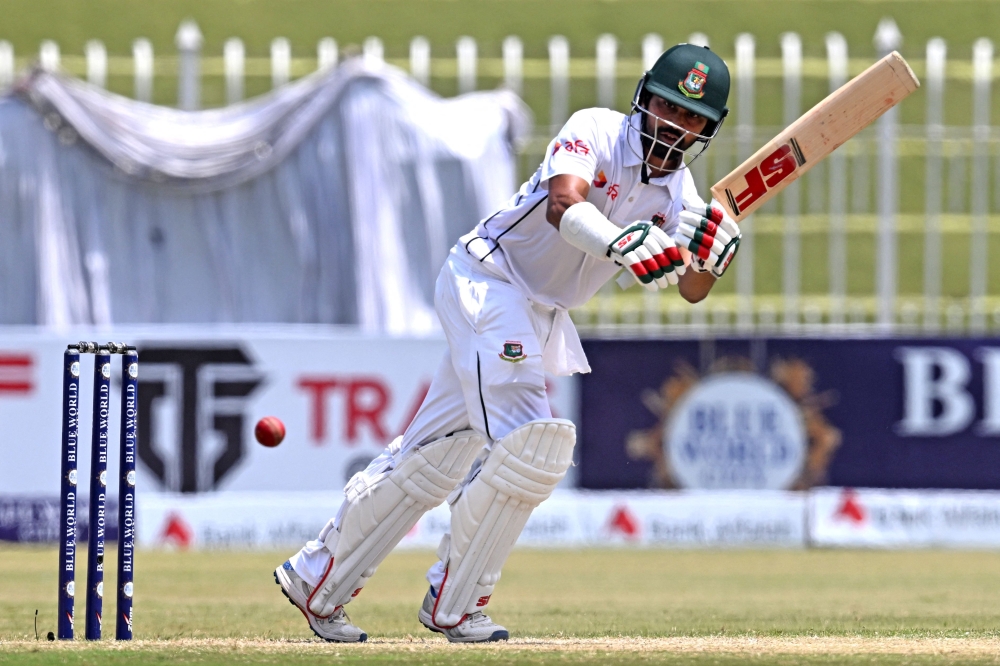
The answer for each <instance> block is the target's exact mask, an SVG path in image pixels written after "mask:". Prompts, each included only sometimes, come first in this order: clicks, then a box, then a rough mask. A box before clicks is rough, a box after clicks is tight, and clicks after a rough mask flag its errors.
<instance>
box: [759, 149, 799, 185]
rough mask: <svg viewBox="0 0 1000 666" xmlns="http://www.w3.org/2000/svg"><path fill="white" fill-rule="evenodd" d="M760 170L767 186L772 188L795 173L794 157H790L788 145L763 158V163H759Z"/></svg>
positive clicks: (790, 151)
mask: <svg viewBox="0 0 1000 666" xmlns="http://www.w3.org/2000/svg"><path fill="white" fill-rule="evenodd" d="M760 170H761V171H763V172H764V180H765V181H766V182H767V186H768V187H774V186H775V185H777V184H778V183H780V182H781V181H783V180H784V179H785V178H787V177H788V176H789V175H790V174H791V173H792V172H793V171H795V157H793V156H792V149H791V148H790V147H789V146H788V145H784V146H782V147H781V148H778V149H777V150H776V151H774V152H773V153H771V154H770V155H768V156H767V157H765V158H764V161H763V162H761V163H760Z"/></svg>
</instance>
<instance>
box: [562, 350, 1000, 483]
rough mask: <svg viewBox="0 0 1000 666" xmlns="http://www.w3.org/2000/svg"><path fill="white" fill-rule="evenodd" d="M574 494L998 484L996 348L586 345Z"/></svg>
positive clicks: (999, 365) (999, 360)
mask: <svg viewBox="0 0 1000 666" xmlns="http://www.w3.org/2000/svg"><path fill="white" fill-rule="evenodd" d="M584 349H585V350H586V352H587V356H588V358H589V359H590V364H591V367H592V368H593V372H592V373H591V374H589V375H583V376H581V379H580V414H581V421H580V441H579V443H578V454H579V459H580V470H579V480H580V486H581V487H583V488H590V489H627V488H705V489H708V488H716V489H719V488H744V489H753V488H760V489H767V488H769V489H781V488H786V489H787V488H791V489H804V488H810V487H813V486H822V485H836V486H851V487H876V488H962V489H1000V341H998V340H994V339H971V338H959V339H928V338H920V339H904V338H888V339H867V338H866V339H834V338H823V339H807V338H752V339H739V338H733V339H716V340H712V339H705V340H669V339H666V340H587V341H585V342H584Z"/></svg>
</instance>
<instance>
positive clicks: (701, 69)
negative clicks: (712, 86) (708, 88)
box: [677, 62, 708, 99]
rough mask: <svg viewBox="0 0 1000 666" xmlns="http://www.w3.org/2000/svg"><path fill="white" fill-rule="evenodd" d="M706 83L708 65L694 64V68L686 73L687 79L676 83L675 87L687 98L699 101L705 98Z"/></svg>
mask: <svg viewBox="0 0 1000 666" xmlns="http://www.w3.org/2000/svg"><path fill="white" fill-rule="evenodd" d="M706 83H708V65H706V64H705V63H703V62H696V63H695V64H694V68H693V69H692V70H691V71H690V72H688V75H687V77H686V78H685V79H684V80H683V81H679V82H678V83H677V87H678V88H680V91H681V92H682V93H684V94H685V95H686V96H687V97H691V98H693V99H701V98H702V97H704V96H705V84H706Z"/></svg>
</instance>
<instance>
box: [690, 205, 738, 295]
mask: <svg viewBox="0 0 1000 666" xmlns="http://www.w3.org/2000/svg"><path fill="white" fill-rule="evenodd" d="M679 218H680V220H679V222H678V224H677V230H676V231H675V232H674V236H673V238H674V240H675V241H676V242H677V244H678V245H680V246H681V247H684V248H687V249H688V250H690V251H691V269H692V270H694V271H695V272H696V273H707V272H711V273H712V275H714V276H715V277H717V278H720V277H722V274H723V273H725V272H726V269H727V268H728V267H729V264H730V263H731V262H732V260H733V257H735V256H736V252H737V250H739V248H740V239H741V238H742V237H743V235H742V234H741V233H740V228H739V226H737V224H736V222H734V221H733V219H732V218H731V217H729V216H728V215H726V213H725V211H723V210H722V209H721V208H719V207H718V206H712V205H711V204H709V205H689V204H685V210H682V211H681V212H680V213H679Z"/></svg>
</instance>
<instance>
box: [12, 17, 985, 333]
mask: <svg viewBox="0 0 1000 666" xmlns="http://www.w3.org/2000/svg"><path fill="white" fill-rule="evenodd" d="M0 12H2V13H0V39H5V40H8V41H9V42H11V43H12V44H13V46H14V49H15V53H16V55H17V58H18V65H19V66H22V65H26V64H27V62H28V60H29V59H31V58H34V57H35V56H36V54H37V53H38V48H39V43H40V42H41V41H42V40H43V39H53V40H55V41H56V42H58V43H59V45H60V47H61V50H62V55H63V59H64V62H68V61H69V60H70V59H71V58H72V57H73V56H75V57H76V62H77V67H76V69H77V70H80V71H82V65H81V63H82V59H81V57H82V54H83V51H84V44H85V43H86V41H87V40H89V39H95V38H96V39H100V40H102V41H103V42H104V43H105V45H106V47H107V50H108V54H109V55H110V56H112V58H114V57H115V56H119V57H130V56H131V45H132V41H133V40H134V39H136V38H138V37H146V38H148V39H149V40H150V41H151V42H152V44H153V48H154V52H155V54H156V55H157V57H162V56H173V55H175V54H176V48H175V46H174V35H175V33H176V31H177V27H178V25H179V23H180V22H181V21H182V20H183V19H186V18H192V19H194V20H195V21H196V22H197V23H198V25H199V27H200V28H201V31H202V33H203V34H204V38H205V42H204V46H203V50H202V53H203V55H204V56H205V57H207V58H215V59H218V58H219V57H220V56H221V54H222V45H223V42H224V41H225V40H226V39H227V38H230V37H239V38H241V39H242V40H243V41H244V44H245V46H246V53H247V56H248V58H251V59H252V58H266V57H268V55H269V48H270V42H271V40H272V39H273V38H274V37H278V36H283V37H286V38H288V39H289V40H290V42H291V46H292V55H293V58H298V59H302V60H300V61H299V65H297V66H296V65H293V76H298V75H301V74H303V73H305V72H306V71H309V69H310V68H311V66H314V65H311V64H309V63H307V62H306V61H308V59H315V57H316V43H317V41H318V40H319V39H320V38H322V37H326V36H330V37H334V38H335V39H336V40H337V42H338V45H339V47H340V50H341V53H343V52H344V51H345V50H347V49H351V48H355V49H356V48H358V47H359V45H360V44H361V43H362V41H363V40H364V39H365V38H366V37H368V36H372V35H374V36H378V37H380V38H381V39H382V40H383V42H384V45H385V55H386V58H387V59H388V60H390V61H391V62H393V63H394V64H398V65H400V66H403V67H405V66H406V63H407V58H408V54H409V43H410V40H411V39H412V38H413V37H414V36H418V35H421V36H425V37H427V38H428V39H429V41H430V43H431V49H432V57H433V58H435V59H442V58H453V57H454V54H455V40H456V39H457V38H458V37H459V36H462V35H469V36H472V37H474V38H476V40H477V42H478V53H479V57H480V58H482V59H494V62H496V60H495V59H497V58H499V57H500V55H501V42H502V40H503V39H504V37H506V36H508V35H517V36H519V37H520V38H521V39H522V41H523V44H524V55H525V57H526V58H529V59H530V58H539V59H544V58H546V57H547V41H548V39H549V37H550V36H552V35H556V34H561V35H565V36H566V37H567V38H568V39H569V42H570V55H571V57H572V58H574V59H576V58H582V59H592V58H593V57H594V50H595V41H596V39H597V37H598V35H600V34H602V33H611V34H614V35H615V36H616V37H617V38H618V40H619V46H618V57H619V65H618V71H617V73H618V79H617V88H616V100H617V108H618V109H619V110H622V111H625V110H627V108H628V101H629V99H630V97H631V95H632V92H633V90H634V86H635V82H636V80H637V78H638V77H639V75H640V73H641V72H640V69H641V68H640V66H639V62H640V60H639V58H640V56H641V41H642V37H643V36H644V35H645V34H647V33H650V32H656V33H659V34H660V35H661V36H662V37H663V39H664V44H665V45H669V44H671V43H674V42H677V41H685V40H686V39H687V37H688V36H689V35H690V34H691V33H693V32H702V33H705V34H706V35H707V36H708V38H709V40H710V43H711V45H712V47H713V48H714V49H715V50H716V51H718V52H719V53H720V54H721V55H722V56H723V57H725V58H727V59H730V63H732V58H733V54H734V40H735V37H736V35H737V34H739V33H741V32H749V33H751V34H752V35H754V36H755V38H756V44H757V46H756V52H757V57H758V58H763V59H768V58H770V59H776V58H779V57H780V37H781V35H782V33H784V32H786V31H793V32H797V33H798V34H799V35H800V36H801V38H802V46H803V53H804V56H805V57H806V58H820V59H822V58H825V55H826V53H825V44H824V36H825V35H826V34H827V33H828V32H830V31H838V32H840V33H842V34H843V35H844V36H845V37H846V39H847V42H848V47H849V54H850V57H851V58H852V69H854V70H857V69H859V67H860V66H861V65H863V64H864V63H865V62H871V61H873V60H874V59H875V56H876V51H875V47H874V46H873V43H872V42H873V36H874V33H875V29H876V26H877V24H878V22H879V20H880V19H882V18H884V17H892V18H893V19H894V20H895V21H896V23H897V24H898V26H899V29H900V31H901V32H902V35H903V45H902V47H901V49H900V50H901V52H902V53H903V55H904V56H905V57H907V59H908V60H910V62H911V63H912V64H913V66H914V70H915V71H916V73H917V74H918V76H920V75H922V74H923V57H924V52H925V49H926V44H927V41H928V39H930V38H932V37H943V38H944V39H945V40H946V41H947V43H948V58H949V70H948V73H949V78H948V81H947V84H946V88H945V123H946V124H947V125H952V126H956V127H957V128H959V129H958V130H957V131H956V132H953V133H952V135H951V137H952V142H951V143H950V144H949V145H948V146H946V156H947V155H952V156H954V158H953V162H954V160H958V162H962V161H963V160H964V165H961V166H960V167H956V168H961V169H962V170H963V172H962V173H963V176H962V178H961V179H958V180H953V181H949V182H948V183H946V186H945V192H944V196H945V202H946V208H945V211H944V212H945V213H950V214H952V215H954V216H956V217H954V218H953V219H952V221H951V223H950V226H948V225H947V224H946V233H945V235H944V237H943V239H942V243H941V247H942V251H943V256H944V263H943V265H944V267H945V271H944V279H943V289H944V291H943V295H945V296H946V297H952V298H962V297H964V296H965V295H966V294H967V293H968V285H969V276H968V268H967V265H968V257H969V242H970V234H969V233H968V229H969V222H968V219H969V218H968V213H969V212H970V202H969V196H968V188H969V183H970V178H971V165H970V163H969V161H968V157H969V154H970V153H971V146H972V143H971V133H970V132H969V131H968V125H969V124H970V121H971V113H972V112H971V108H972V103H971V102H972V84H971V80H970V75H969V73H970V71H971V70H970V66H969V60H970V58H971V53H972V44H973V42H974V41H975V40H976V39H977V38H980V37H991V36H992V35H993V34H994V33H996V32H998V30H1000V2H997V1H995V0H873V1H861V0H702V1H701V2H690V1H686V2H678V1H675V0H658V1H652V0H617V1H615V0H575V1H569V0H549V1H547V2H537V0H535V1H528V0H364V1H360V0H145V1H143V2H137V1H135V0H85V1H83V0H0ZM216 62H218V60H216ZM159 63H160V64H158V65H157V76H156V80H155V86H154V101H156V102H157V103H161V104H174V103H175V102H176V95H177V81H176V77H175V70H174V69H172V67H171V64H170V62H169V61H168V60H166V59H164V60H161V61H159ZM303 63H305V66H303ZM775 65H776V63H775V61H774V60H772V61H771V67H769V68H768V70H769V73H768V72H764V71H763V69H764V68H761V69H759V72H760V73H762V74H763V76H760V77H759V78H758V79H757V83H756V86H757V90H756V96H755V103H754V115H755V121H756V125H757V136H756V138H755V142H754V143H755V147H756V146H759V145H760V144H762V143H763V142H764V141H765V140H766V139H767V138H768V137H770V136H773V134H775V133H776V132H777V131H778V130H779V129H780V127H781V125H782V124H783V119H782V116H783V112H782V108H783V106H782V80H781V77H780V67H776V66H775ZM175 66H176V65H173V67H175ZM588 66H589V67H592V61H591V64H589V65H588ZM486 69H488V68H485V67H483V66H481V67H480V75H479V77H478V84H477V85H478V87H479V88H480V89H488V88H494V87H496V86H498V85H499V84H500V82H501V79H500V70H499V68H498V67H493V68H491V69H492V73H491V72H485V71H484V70H486ZM433 71H434V72H435V76H433V78H432V80H431V87H432V88H433V89H434V90H435V91H436V92H438V93H440V94H442V95H446V96H448V95H454V94H455V93H456V91H457V82H456V78H455V76H454V75H453V73H451V72H453V71H454V68H453V65H452V66H451V67H442V66H437V65H435V67H434V68H433ZM446 71H447V72H448V74H447V75H446V74H445V72H446ZM269 72H270V70H269V69H267V68H266V67H265V66H264V61H260V64H259V65H258V66H257V67H256V68H254V67H250V66H249V61H248V68H247V79H246V84H245V85H246V95H247V96H248V97H250V96H254V95H258V94H262V93H264V92H266V91H267V90H269V89H270V86H271V81H270V74H269ZM220 73H221V72H217V73H215V74H214V75H212V73H211V72H208V71H206V76H205V77H204V79H203V93H202V103H203V105H205V106H218V105H221V104H222V103H223V101H224V97H225V90H224V80H223V78H222V76H220V75H218V74H220ZM998 73H1000V67H996V66H995V67H994V76H996V75H997V74H998ZM108 87H109V89H110V90H112V91H115V92H118V93H121V94H124V95H131V94H132V90H133V79H132V75H131V69H130V67H129V68H124V69H123V68H122V67H119V68H118V69H117V70H116V69H115V68H114V67H112V70H111V71H110V72H109V77H108ZM827 92H828V83H827V80H826V77H825V74H823V75H819V76H811V77H810V76H807V77H806V78H805V79H804V81H803V87H802V102H801V109H802V110H803V111H804V110H805V109H808V108H809V107H810V106H811V105H813V104H815V103H816V102H817V101H819V100H820V99H822V98H823V97H824V96H825V95H826V94H827ZM596 96H597V95H596V84H595V80H594V79H593V78H592V77H590V76H576V77H574V78H572V80H571V85H570V109H571V110H573V109H578V108H584V107H588V106H593V105H594V104H595V103H596ZM523 97H524V99H525V101H526V102H527V103H528V104H529V106H530V107H531V108H532V110H533V111H534V113H535V117H536V122H537V128H536V140H535V141H534V143H533V145H532V146H530V147H529V148H528V149H527V150H526V151H525V152H524V154H523V155H522V158H521V165H520V167H521V168H520V171H521V173H520V174H519V175H520V176H521V177H524V176H526V175H528V174H529V173H530V172H531V171H533V170H534V168H535V166H536V165H537V163H538V159H539V157H540V152H541V150H542V149H544V145H545V141H546V140H547V139H548V137H549V136H550V135H551V129H550V128H549V127H548V123H549V116H550V98H549V80H548V79H547V78H545V77H541V78H537V77H536V78H531V77H526V78H525V80H524V91H523ZM992 99H993V103H992V119H993V121H992V124H998V123H997V119H998V114H1000V86H997V85H994V87H993V94H992ZM730 106H732V107H735V99H734V97H733V96H731V98H730ZM925 114H926V98H925V96H924V91H923V90H921V91H918V92H917V93H916V94H914V95H912V96H911V97H910V98H909V99H907V100H906V101H905V102H904V103H903V104H902V105H901V107H900V121H901V123H903V126H904V127H903V133H902V136H903V138H904V141H903V143H902V144H901V151H900V154H901V158H900V212H901V213H903V214H908V215H909V216H910V217H909V218H905V219H904V218H903V217H901V218H900V219H901V221H900V225H901V226H900V232H901V233H900V236H899V266H900V269H899V290H900V293H901V294H902V295H904V296H905V295H907V294H909V295H913V296H914V297H915V298H916V297H918V295H919V294H921V293H922V291H923V268H922V267H923V256H924V238H923V233H922V230H923V211H924V201H925V195H924V189H925V175H924V174H925V169H926V167H925V160H924V157H923V154H924V144H923V135H924V128H923V123H924V120H925ZM734 125H735V122H734V121H733V120H732V116H731V120H730V121H729V123H728V124H727V125H726V126H725V127H724V128H723V130H722V133H721V134H720V137H719V140H718V142H717V144H716V145H714V146H713V147H712V150H710V151H709V153H710V154H709V155H707V157H706V159H705V160H703V162H702V163H701V164H700V165H698V169H702V170H703V171H702V179H703V182H704V183H706V184H711V183H712V182H714V181H715V180H716V179H718V178H720V177H721V176H722V175H724V174H725V173H726V172H727V171H728V170H729V169H730V168H732V167H733V166H735V165H736V163H737V158H738V156H737V155H736V154H735V151H734V149H733V147H732V141H733V135H734ZM871 136H872V132H871V130H869V131H868V133H867V134H866V135H863V136H862V137H861V139H860V141H857V142H855V143H854V145H853V147H852V146H850V145H849V146H848V147H846V150H848V151H851V150H853V151H854V152H855V153H858V152H859V151H860V152H864V153H867V152H869V151H871V150H872V149H873V145H872V144H871V141H870V137H871ZM866 137H868V138H866ZM865 141H868V143H867V144H866V143H865ZM727 144H728V145H727ZM990 152H991V166H990V171H991V173H990V175H989V177H988V178H989V182H990V184H991V192H990V204H989V208H990V213H991V214H992V215H991V221H990V231H991V233H990V241H989V244H990V254H991V256H993V257H998V256H1000V233H998V232H1000V217H998V215H997V214H1000V142H998V141H997V140H996V139H994V140H993V141H991V147H990ZM947 159H949V158H948V157H946V160H947ZM859 160H860V161H859ZM859 160H853V159H852V162H851V166H850V174H851V175H849V180H850V182H851V186H850V195H849V197H850V198H851V201H852V202H854V203H851V204H848V206H847V210H848V212H849V213H852V212H853V213H859V214H861V213H863V214H865V215H859V216H855V218H853V219H852V220H851V221H849V228H850V230H851V233H850V234H849V239H848V242H849V259H848V266H849V271H848V293H849V294H850V295H853V296H857V297H861V298H862V299H868V298H869V297H870V296H871V295H872V294H873V291H874V287H875V284H874V276H875V270H874V262H875V237H874V233H873V232H874V228H875V219H874V216H873V215H872V213H874V210H875V208H874V205H875V203H874V202H875V200H876V198H877V187H878V185H877V181H876V178H875V174H876V168H875V162H874V158H873V157H871V156H869V157H865V158H859ZM956 163H957V162H956ZM949 164H951V162H949V163H948V164H946V165H945V167H946V168H945V169H944V174H945V177H946V178H947V174H948V173H949V168H950V167H949ZM821 166H823V165H821ZM824 173H825V172H824V171H823V170H822V169H818V170H816V171H814V172H813V173H810V174H807V176H806V177H805V178H804V179H803V181H802V185H801V186H800V190H801V192H800V199H801V205H800V210H801V212H802V213H803V214H810V213H813V214H814V215H813V217H812V218H810V219H809V220H805V221H804V224H803V236H802V253H803V254H802V270H801V274H802V292H803V294H804V295H809V294H812V295H815V296H816V297H817V298H821V297H822V296H823V295H824V294H825V293H826V292H827V290H828V288H829V276H828V273H829V270H828V268H827V254H828V250H827V248H828V243H827V231H826V230H827V221H826V216H825V214H822V213H821V212H820V211H821V210H822V211H823V212H825V210H826V207H825V204H823V203H822V202H820V201H819V200H818V199H817V195H818V196H824V195H823V192H824V190H825V188H824V187H823V186H818V187H814V186H812V185H810V179H812V180H816V179H825V178H826V176H825V175H824ZM855 174H856V175H857V176H858V177H854V176H855ZM865 174H867V175H865ZM949 188H951V190H954V193H952V192H951V191H950V190H949ZM956 188H958V189H956ZM706 194H707V193H706ZM811 199H816V201H811ZM783 210H784V208H783V207H782V203H781V201H775V202H774V203H771V204H769V206H768V207H767V208H766V209H764V210H763V211H762V215H760V216H759V217H758V221H759V225H758V226H759V233H758V240H757V245H756V253H755V257H754V264H755V273H756V292H757V294H758V295H765V296H766V295H768V294H771V295H778V294H780V293H781V291H782V278H781V276H782V261H781V257H782V250H781V247H782V242H783V241H782V236H781V233H780V232H781V229H782V224H783V223H782V218H781V217H780V213H781V212H782V211H783ZM817 213H819V214H818V215H817ZM741 259H742V260H744V261H747V260H749V258H748V257H741ZM991 264H992V265H991V266H990V273H989V278H988V282H989V284H990V285H991V286H992V288H991V289H990V291H991V292H992V293H991V295H994V294H996V293H997V287H996V285H1000V261H996V260H994V261H993V262H991ZM734 284H735V279H727V280H724V281H723V282H720V284H719V288H718V291H720V292H722V293H727V292H728V293H730V294H731V293H732V292H733V288H734ZM639 291H640V290H631V291H630V292H627V294H628V295H627V296H626V298H625V300H627V299H628V298H641V296H640V295H639V294H638V293H635V294H633V292H639ZM719 302H721V301H719ZM817 302H818V301H817ZM857 304H858V307H863V308H864V309H866V310H869V309H870V307H871V306H872V304H873V301H870V300H867V301H866V300H858V301H857ZM637 307H638V306H637ZM821 307H823V306H821ZM963 307H964V306H963ZM998 321H1000V320H998Z"/></svg>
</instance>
